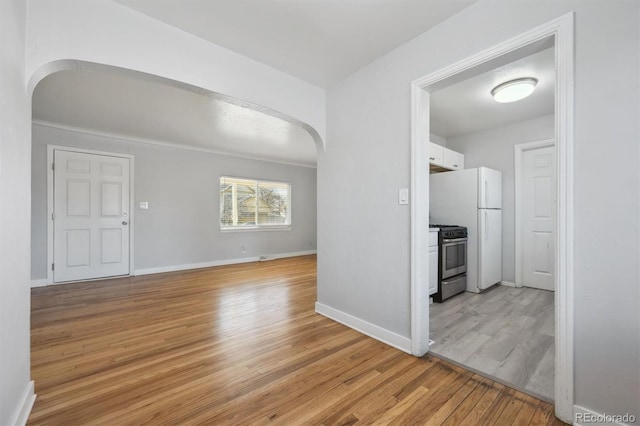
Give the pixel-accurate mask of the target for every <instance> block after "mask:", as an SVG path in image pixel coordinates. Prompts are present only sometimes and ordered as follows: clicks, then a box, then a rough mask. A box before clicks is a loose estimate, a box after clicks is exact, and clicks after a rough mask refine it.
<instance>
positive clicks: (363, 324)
mask: <svg viewBox="0 0 640 426" xmlns="http://www.w3.org/2000/svg"><path fill="white" fill-rule="evenodd" d="M316 312H317V313H319V314H320V315H324V316H325V317H327V318H330V319H332V320H334V321H337V322H339V323H340V324H344V325H346V326H347V327H350V328H353V329H354V330H357V331H359V332H360V333H362V334H366V335H367V336H369V337H373V338H374V339H376V340H379V341H381V342H382V343H386V344H387V345H389V346H393V347H394V348H396V349H399V350H401V351H403V352H406V353H408V354H411V339H409V338H408V337H404V336H401V335H399V334H397V333H394V332H393V331H389V330H387V329H386V328H382V327H380V326H377V325H375V324H371V323H370V322H367V321H365V320H362V319H360V318H357V317H354V316H353V315H351V314H347V313H345V312H342V311H339V310H337V309H334V308H332V307H330V306H327V305H324V304H322V303H320V302H316Z"/></svg>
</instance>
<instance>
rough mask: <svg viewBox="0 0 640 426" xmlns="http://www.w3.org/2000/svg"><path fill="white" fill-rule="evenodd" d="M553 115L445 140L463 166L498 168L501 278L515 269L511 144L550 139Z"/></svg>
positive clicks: (511, 279) (513, 274)
mask: <svg viewBox="0 0 640 426" xmlns="http://www.w3.org/2000/svg"><path fill="white" fill-rule="evenodd" d="M553 137H554V116H553V114H551V115H545V116H543V117H538V118H534V119H532V120H526V121H520V122H518V123H513V124H510V125H507V126H502V127H497V128H493V129H489V130H483V131H481V132H477V133H471V134H468V135H464V136H458V137H456V138H450V139H448V140H447V146H448V147H449V148H450V149H452V150H454V151H458V152H461V153H463V154H464V166H465V168H467V169H472V168H474V167H481V166H484V167H489V168H491V169H495V170H500V171H501V172H502V280H503V281H509V282H512V283H514V282H515V281H516V271H515V267H516V266H515V242H516V233H515V231H516V230H515V155H514V148H513V147H514V146H515V145H517V144H521V143H525V142H534V141H539V140H542V139H553Z"/></svg>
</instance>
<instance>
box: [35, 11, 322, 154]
mask: <svg viewBox="0 0 640 426" xmlns="http://www.w3.org/2000/svg"><path fill="white" fill-rule="evenodd" d="M28 17H29V25H28V28H27V54H26V75H27V79H31V77H32V76H33V75H34V73H36V72H37V71H38V70H39V69H40V68H41V67H43V66H46V65H47V64H50V63H52V62H55V61H59V60H67V59H74V60H81V61H87V62H95V63H99V64H105V65H111V66H116V67H122V68H126V69H132V70H135V71H141V72H146V73H149V74H152V75H157V76H161V77H165V78H169V79H172V80H175V81H178V82H184V83H188V84H191V85H194V86H197V87H201V88H204V89H207V90H211V91H214V92H217V93H221V94H223V95H227V96H232V97H235V98H237V99H241V100H244V101H247V102H252V103H254V104H257V105H260V106H263V107H267V108H271V109H272V110H274V111H277V112H280V113H282V114H285V115H288V116H290V117H293V118H295V119H298V120H300V121H302V122H303V123H306V124H308V125H309V126H311V127H313V128H314V129H315V130H316V131H317V132H318V134H319V135H320V138H321V139H322V140H323V141H324V138H325V90H324V89H321V88H319V87H316V86H313V85H311V84H309V83H306V82H304V81H302V80H299V79H297V78H295V77H292V76H290V75H288V74H285V73H283V72H280V71H277V70H275V69H273V68H270V67H268V66H266V65H264V64H262V63H259V62H257V61H254V60H252V59H249V58H247V57H245V56H242V55H239V54H237V53H234V52H232V51H230V50H227V49H224V48H222V47H220V46H217V45H214V44H212V43H209V42H207V41H205V40H203V39H201V38H198V37H196V36H194V35H191V34H189V33H186V32H185V31H182V30H179V29H177V28H174V27H171V26H168V25H166V24H164V23H162V22H160V21H157V20H155V19H153V18H150V17H148V16H146V15H144V14H142V13H140V12H137V11H134V10H133V9H130V8H128V7H126V6H123V5H121V4H119V3H115V2H113V1H110V0H83V1H77V0H56V1H50V0H30V1H29V2H28ZM41 77H43V76H40V78H41Z"/></svg>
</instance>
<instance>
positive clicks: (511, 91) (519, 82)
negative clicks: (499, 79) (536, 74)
mask: <svg viewBox="0 0 640 426" xmlns="http://www.w3.org/2000/svg"><path fill="white" fill-rule="evenodd" d="M536 84H538V80H536V79H535V78H531V77H526V78H517V79H515V80H510V81H507V82H505V83H502V84H499V85H497V86H496V87H494V88H493V90H492V91H491V95H492V96H493V99H494V100H495V101H496V102H500V103H508V102H515V101H519V100H520V99H524V98H526V97H527V96H529V95H530V94H532V93H533V91H534V90H535V88H536Z"/></svg>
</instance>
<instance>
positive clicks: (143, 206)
mask: <svg viewBox="0 0 640 426" xmlns="http://www.w3.org/2000/svg"><path fill="white" fill-rule="evenodd" d="M140 210H149V202H148V201H140Z"/></svg>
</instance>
